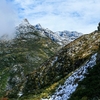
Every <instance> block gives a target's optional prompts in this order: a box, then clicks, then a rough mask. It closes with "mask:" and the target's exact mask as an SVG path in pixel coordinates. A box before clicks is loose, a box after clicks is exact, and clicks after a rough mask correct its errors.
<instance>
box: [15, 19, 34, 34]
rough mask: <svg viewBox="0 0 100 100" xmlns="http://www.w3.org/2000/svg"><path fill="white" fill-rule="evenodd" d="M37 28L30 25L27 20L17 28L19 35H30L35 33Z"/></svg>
mask: <svg viewBox="0 0 100 100" xmlns="http://www.w3.org/2000/svg"><path fill="white" fill-rule="evenodd" d="M34 31H35V27H34V26H33V25H31V24H30V23H29V21H28V20H27V19H24V20H23V21H22V22H21V24H19V25H18V26H17V27H16V32H17V33H28V32H34Z"/></svg>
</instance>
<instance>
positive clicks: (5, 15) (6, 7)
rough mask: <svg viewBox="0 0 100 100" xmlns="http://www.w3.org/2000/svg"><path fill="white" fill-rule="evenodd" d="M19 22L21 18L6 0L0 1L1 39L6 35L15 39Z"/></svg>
mask: <svg viewBox="0 0 100 100" xmlns="http://www.w3.org/2000/svg"><path fill="white" fill-rule="evenodd" d="M18 22H19V18H18V16H17V13H16V12H15V11H14V9H13V6H12V5H11V4H10V3H8V2H7V1H6V0H0V37H1V36H2V35H5V34H6V35H8V36H9V37H13V36H14V35H15V27H16V25H17V24H18Z"/></svg>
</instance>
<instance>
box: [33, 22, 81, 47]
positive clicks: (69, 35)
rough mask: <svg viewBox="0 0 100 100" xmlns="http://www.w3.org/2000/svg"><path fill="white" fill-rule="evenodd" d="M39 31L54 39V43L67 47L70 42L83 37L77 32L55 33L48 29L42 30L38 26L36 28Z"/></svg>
mask: <svg viewBox="0 0 100 100" xmlns="http://www.w3.org/2000/svg"><path fill="white" fill-rule="evenodd" d="M34 27H35V28H36V29H37V30H39V31H40V32H42V33H44V34H45V35H46V36H47V37H49V38H50V39H52V40H53V41H55V42H57V43H58V44H59V45H62V46H64V45H66V44H68V43H69V42H71V41H73V40H75V39H77V38H78V37H80V36H82V35H83V34H82V33H78V32H76V31H71V32H70V31H58V32H53V31H51V30H49V29H48V28H46V29H45V28H42V26H41V25H40V24H37V25H35V26H34Z"/></svg>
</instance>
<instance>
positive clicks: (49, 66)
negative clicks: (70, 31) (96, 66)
mask: <svg viewBox="0 0 100 100" xmlns="http://www.w3.org/2000/svg"><path fill="white" fill-rule="evenodd" d="M99 47H100V32H99V31H95V32H93V33H91V34H86V35H83V36H81V37H80V38H78V39H76V40H75V41H73V42H71V43H69V44H68V45H66V46H65V47H63V48H62V49H61V50H60V51H58V52H57V53H56V54H55V55H54V56H53V57H51V58H50V59H48V60H47V61H46V62H44V63H43V64H42V65H41V66H40V67H39V68H37V69H36V70H35V71H33V72H32V73H30V74H27V76H26V79H25V80H24V81H23V83H22V85H21V86H19V87H17V89H18V90H20V89H21V87H22V89H21V91H20V92H19V91H18V92H16V90H13V91H12V93H21V96H22V97H21V99H22V100H24V99H26V100H29V99H30V98H31V99H32V100H40V99H41V98H46V97H48V96H49V95H51V94H52V93H53V92H54V91H55V89H56V88H57V87H58V86H59V85H60V84H62V83H64V81H65V80H66V78H67V77H68V76H69V75H71V72H74V71H75V70H76V69H77V68H79V67H81V66H82V65H83V64H84V63H85V62H86V61H87V60H89V59H90V57H91V55H93V54H94V53H97V55H99V53H98V51H99ZM77 82H78V81H77ZM15 89H16V88H15ZM12 93H11V92H10V93H9V97H13V95H12ZM25 95H27V97H26V96H25ZM51 100H52V99H51ZM53 100H54V99H53ZM55 100H56V99H55Z"/></svg>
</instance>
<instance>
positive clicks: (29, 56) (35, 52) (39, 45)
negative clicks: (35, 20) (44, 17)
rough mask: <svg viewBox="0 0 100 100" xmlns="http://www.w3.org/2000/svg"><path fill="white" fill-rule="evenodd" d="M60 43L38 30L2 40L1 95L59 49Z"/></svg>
mask: <svg viewBox="0 0 100 100" xmlns="http://www.w3.org/2000/svg"><path fill="white" fill-rule="evenodd" d="M58 47H59V45H58V44H56V43H54V42H53V41H52V40H51V39H49V38H48V37H42V36H41V35H40V33H38V32H37V31H34V32H30V33H25V34H17V35H16V37H15V38H14V39H13V40H8V41H6V40H4V41H2V40H1V41H0V97H2V96H3V94H4V92H5V91H7V90H9V91H10V90H12V88H13V87H14V86H15V85H16V86H17V85H18V84H19V83H21V82H22V81H23V80H24V78H25V76H26V75H27V74H28V73H29V72H32V71H33V70H34V69H36V68H37V67H38V66H40V64H41V63H42V62H44V61H45V60H46V59H48V58H49V57H51V56H53V54H54V53H55V52H56V51H57V49H58Z"/></svg>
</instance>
